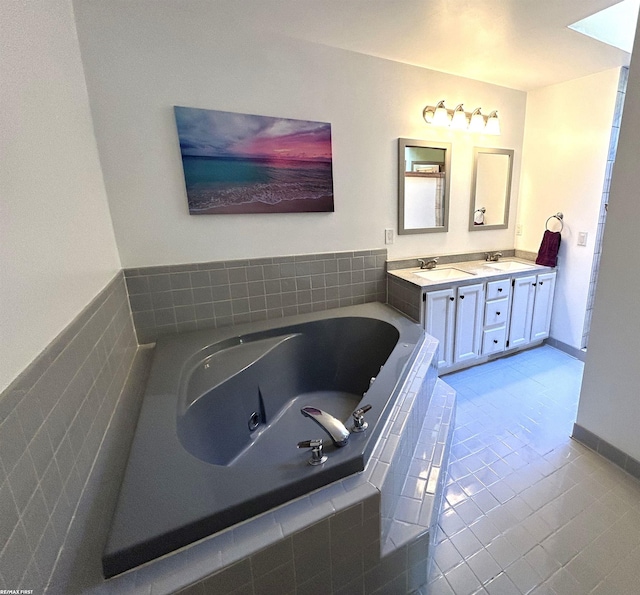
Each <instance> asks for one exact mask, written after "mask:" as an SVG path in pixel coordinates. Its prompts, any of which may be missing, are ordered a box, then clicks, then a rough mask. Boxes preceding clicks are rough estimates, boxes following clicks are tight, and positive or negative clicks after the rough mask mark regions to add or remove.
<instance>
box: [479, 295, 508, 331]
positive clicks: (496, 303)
mask: <svg viewBox="0 0 640 595" xmlns="http://www.w3.org/2000/svg"><path fill="white" fill-rule="evenodd" d="M508 311H509V298H508V297H505V298H502V299H500V300H492V301H490V302H487V303H486V304H485V306H484V325H485V326H494V325H495V324H506V322H507V313H508Z"/></svg>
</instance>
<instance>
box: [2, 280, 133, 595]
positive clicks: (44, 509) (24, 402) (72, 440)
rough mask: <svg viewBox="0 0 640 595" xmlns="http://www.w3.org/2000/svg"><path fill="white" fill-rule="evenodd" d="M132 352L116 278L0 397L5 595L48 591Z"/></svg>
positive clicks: (121, 285) (129, 326)
mask: <svg viewBox="0 0 640 595" xmlns="http://www.w3.org/2000/svg"><path fill="white" fill-rule="evenodd" d="M136 348H137V344H136V338H135V334H134V331H133V325H132V322H131V313H130V310H129V303H128V299H127V292H126V288H125V282H124V277H123V275H122V273H118V275H117V276H116V277H115V278H114V279H113V280H112V281H111V282H110V283H109V284H108V285H107V286H106V287H105V289H104V290H103V291H101V292H100V294H99V295H98V296H97V297H96V298H95V299H94V300H93V301H92V302H91V303H90V304H89V305H88V306H87V307H86V308H85V309H84V310H83V311H82V312H81V313H80V314H79V315H78V316H77V318H76V319H75V320H74V321H73V322H72V323H71V324H70V325H69V326H68V327H67V328H66V329H65V330H64V331H63V332H62V333H61V334H60V335H59V336H58V337H57V338H56V339H55V340H54V341H53V342H52V343H51V344H50V345H49V346H48V347H47V348H46V349H45V350H44V351H43V352H42V353H41V354H40V355H39V356H38V357H37V358H36V359H35V360H34V361H33V362H32V363H31V365H30V366H29V367H28V368H27V369H26V370H25V371H24V372H23V373H22V374H21V375H20V376H19V377H18V378H17V379H16V380H15V381H14V382H13V383H12V384H11V385H10V386H9V387H8V388H7V389H6V390H5V391H4V392H3V393H2V394H1V395H0V589H19V588H22V589H32V590H33V592H34V593H41V592H42V591H43V590H44V588H45V586H46V585H47V583H48V582H49V580H50V577H51V576H52V573H53V571H54V567H56V564H57V561H59V557H58V556H59V553H60V551H62V550H63V544H64V548H67V547H68V546H69V534H68V530H69V525H70V523H71V520H72V518H73V516H74V514H75V512H76V511H77V506H78V503H79V501H80V497H81V494H82V492H83V488H84V486H85V484H86V482H87V478H88V477H89V475H90V473H91V470H92V466H93V464H94V460H95V458H96V454H97V453H98V451H99V449H100V447H101V443H102V440H103V437H104V435H105V431H106V429H107V427H108V426H109V424H110V420H111V419H112V416H113V413H114V410H115V409H116V404H117V403H118V401H119V398H120V397H121V394H122V391H123V386H124V385H125V380H126V378H127V375H128V374H129V371H130V369H131V366H132V362H133V360H134V355H135V353H136ZM49 592H51V593H62V592H64V591H60V590H56V589H53V588H51V589H49Z"/></svg>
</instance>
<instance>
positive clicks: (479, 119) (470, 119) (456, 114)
mask: <svg viewBox="0 0 640 595" xmlns="http://www.w3.org/2000/svg"><path fill="white" fill-rule="evenodd" d="M422 117H423V118H424V121H425V122H426V123H427V124H431V125H432V126H440V127H449V128H451V129H453V130H466V131H468V132H476V133H484V134H495V135H499V134H500V119H499V118H498V111H497V110H493V111H492V112H491V113H490V114H489V115H488V116H485V115H483V114H482V110H481V109H480V108H479V107H477V108H476V109H474V110H473V111H472V112H465V111H464V107H463V105H462V104H461V103H460V104H458V105H457V106H456V108H455V109H453V110H450V109H447V107H446V106H445V104H444V99H442V100H441V101H438V103H436V105H427V106H426V107H425V108H424V109H423V110H422Z"/></svg>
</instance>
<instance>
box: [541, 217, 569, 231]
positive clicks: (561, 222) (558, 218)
mask: <svg viewBox="0 0 640 595" xmlns="http://www.w3.org/2000/svg"><path fill="white" fill-rule="evenodd" d="M563 218H564V215H563V214H562V213H556V214H555V215H551V217H549V218H548V219H547V222H546V223H545V224H544V226H545V228H546V229H547V231H551V230H550V229H549V221H551V219H557V220H558V221H560V231H562V230H563V229H564V223H563V221H562V219H563Z"/></svg>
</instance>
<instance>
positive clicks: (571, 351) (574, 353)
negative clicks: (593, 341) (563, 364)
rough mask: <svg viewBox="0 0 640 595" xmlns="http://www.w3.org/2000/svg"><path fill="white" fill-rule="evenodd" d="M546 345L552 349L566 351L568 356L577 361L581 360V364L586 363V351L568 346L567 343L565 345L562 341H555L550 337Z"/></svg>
mask: <svg viewBox="0 0 640 595" xmlns="http://www.w3.org/2000/svg"><path fill="white" fill-rule="evenodd" d="M545 343H546V344H547V345H550V346H551V347H555V348H556V349H559V350H560V351H564V352H565V353H566V354H568V355H570V356H571V357H575V358H576V359H578V360H580V361H581V362H584V360H585V358H586V356H587V351H586V349H578V348H577V347H573V346H572V345H568V344H567V343H563V342H562V341H558V340H557V339H554V338H553V337H549V338H547V339H546V340H545Z"/></svg>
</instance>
